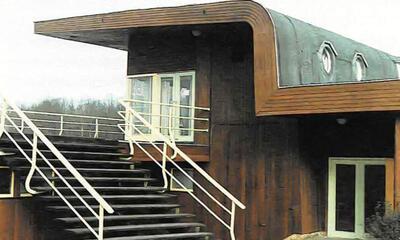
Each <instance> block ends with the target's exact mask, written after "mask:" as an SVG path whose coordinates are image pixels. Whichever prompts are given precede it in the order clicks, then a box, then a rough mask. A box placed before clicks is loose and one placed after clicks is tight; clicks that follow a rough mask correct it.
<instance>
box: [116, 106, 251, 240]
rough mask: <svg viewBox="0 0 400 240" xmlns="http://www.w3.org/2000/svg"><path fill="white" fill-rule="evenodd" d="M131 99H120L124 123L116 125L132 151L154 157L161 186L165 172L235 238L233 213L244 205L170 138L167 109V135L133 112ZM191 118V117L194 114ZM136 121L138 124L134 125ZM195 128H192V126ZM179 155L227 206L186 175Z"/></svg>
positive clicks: (207, 109) (170, 119)
mask: <svg viewBox="0 0 400 240" xmlns="http://www.w3.org/2000/svg"><path fill="white" fill-rule="evenodd" d="M131 102H132V100H121V101H120V103H121V104H122V105H123V106H124V107H125V111H124V113H125V115H122V114H121V116H122V117H123V118H124V119H125V124H120V125H119V127H120V129H121V131H123V132H124V133H125V136H126V137H128V139H126V140H128V142H129V145H130V147H131V153H132V154H134V145H136V146H137V147H138V148H139V149H140V150H142V151H143V152H144V153H145V154H146V155H147V156H148V157H149V158H150V159H151V160H153V161H154V162H155V163H156V164H157V165H158V166H159V167H160V168H161V169H162V175H163V180H164V187H165V188H167V186H168V180H167V175H168V176H169V177H170V178H172V179H173V180H174V181H175V182H176V183H177V184H178V185H179V186H180V187H181V188H183V189H184V191H185V192H187V193H188V194H189V195H190V196H191V197H193V198H194V199H195V200H196V201H197V202H198V203H199V204H200V205H201V206H202V207H204V209H206V210H207V211H208V212H209V213H210V214H211V215H212V216H213V217H215V218H216V219H217V220H218V221H219V222H220V223H221V224H222V225H223V226H225V227H226V228H227V229H228V230H229V232H230V236H231V239H232V240H234V239H235V216H236V207H239V208H241V209H245V208H246V207H245V205H244V204H243V203H242V202H240V201H239V200H238V199H237V198H235V197H234V196H233V195H232V194H231V193H230V192H229V191H228V190H226V189H225V188H224V187H223V186H222V185H220V184H219V183H218V182H217V181H216V180H215V179H214V178H212V177H211V176H210V175H209V174H208V173H207V172H205V171H204V170H203V169H202V168H201V167H200V166H199V165H198V164H196V163H195V162H194V161H193V160H192V159H191V158H190V157H189V156H188V155H186V154H185V153H184V152H183V151H182V150H180V149H179V148H178V147H177V146H176V144H175V142H174V138H173V134H172V132H173V127H172V124H171V121H172V118H173V117H174V116H173V114H172V113H171V111H170V114H169V134H168V135H166V134H162V133H161V132H160V131H159V130H158V128H157V127H155V126H153V125H152V124H151V123H150V122H149V121H147V120H146V119H145V118H144V117H143V116H142V114H140V113H139V112H137V111H135V110H134V109H133V108H132V107H131V104H130V103H131ZM171 105H172V106H171V107H190V108H191V109H193V110H202V111H209V110H210V109H209V108H199V107H194V106H181V105H176V104H171ZM193 117H194V116H193ZM137 123H139V125H137ZM141 126H144V127H146V128H147V129H149V130H150V131H151V133H152V134H155V135H156V138H157V140H158V141H161V142H162V143H163V146H162V148H161V147H159V146H157V144H156V143H155V142H154V141H152V139H151V138H150V137H149V135H148V134H146V133H143V128H141ZM192 130H193V131H194V130H195V129H194V128H193V129H192ZM138 134H140V135H141V136H142V138H140V139H141V140H143V139H147V141H145V143H146V144H150V145H151V146H152V147H154V148H155V149H156V152H157V154H161V156H162V162H161V163H160V162H159V161H158V160H157V159H156V157H155V156H153V155H152V154H151V153H150V152H149V151H148V150H146V148H145V146H144V145H143V141H139V140H138V137H137V135H138ZM167 148H171V149H172V150H173V155H172V156H168V154H167ZM177 156H179V158H180V159H183V160H184V162H185V163H188V164H189V165H190V166H191V167H192V168H193V169H194V170H196V172H197V173H198V174H200V175H201V176H202V177H203V178H204V179H206V180H207V182H208V183H209V184H211V186H212V187H214V188H215V189H216V190H218V192H219V193H222V195H223V196H224V197H225V198H227V199H229V201H230V203H231V204H230V206H228V207H227V206H225V205H224V204H223V202H222V201H220V200H218V199H217V196H215V195H213V194H212V193H210V192H209V191H208V190H206V188H205V187H204V186H203V185H201V184H200V183H199V182H198V181H196V180H195V179H194V178H193V177H192V176H191V175H190V174H188V173H187V172H186V171H185V170H184V169H183V168H182V167H180V166H179V165H178V164H177V163H176V162H175V161H174V159H175V158H176V157H177ZM167 162H168V163H170V164H172V165H173V166H174V167H175V168H176V169H178V170H179V171H180V172H182V173H183V175H185V177H187V178H188V179H189V180H190V181H191V182H192V183H193V184H194V185H195V186H196V188H197V189H199V190H201V192H203V193H204V194H205V195H206V196H207V197H208V198H209V199H211V200H212V201H213V202H214V203H215V204H216V205H217V206H218V207H219V208H221V209H222V210H223V212H224V213H226V214H228V216H229V219H228V220H229V221H227V220H224V217H223V216H220V215H218V214H217V213H216V212H215V211H213V210H212V209H211V207H210V206H208V205H207V204H206V203H205V202H204V201H203V200H202V199H200V197H198V196H196V195H195V194H194V192H192V191H190V190H189V189H188V188H187V187H186V186H185V185H184V184H182V183H181V182H180V181H179V180H178V179H177V178H176V177H175V176H174V175H172V174H171V173H170V172H168V171H167V168H166V167H167Z"/></svg>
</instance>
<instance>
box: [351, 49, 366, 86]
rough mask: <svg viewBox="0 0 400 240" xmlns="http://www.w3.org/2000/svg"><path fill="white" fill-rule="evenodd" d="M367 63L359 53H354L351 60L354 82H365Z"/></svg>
mask: <svg viewBox="0 0 400 240" xmlns="http://www.w3.org/2000/svg"><path fill="white" fill-rule="evenodd" d="M367 67H368V63H367V61H366V60H365V58H364V55H362V54H361V53H356V54H355V55H354V58H353V78H354V79H355V80H356V81H361V80H365V77H366V73H367Z"/></svg>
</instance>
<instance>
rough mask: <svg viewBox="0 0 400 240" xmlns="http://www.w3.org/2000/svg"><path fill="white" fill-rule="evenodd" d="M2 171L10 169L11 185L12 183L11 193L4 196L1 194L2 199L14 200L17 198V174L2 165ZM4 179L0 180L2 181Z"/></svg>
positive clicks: (0, 167) (0, 166)
mask: <svg viewBox="0 0 400 240" xmlns="http://www.w3.org/2000/svg"><path fill="white" fill-rule="evenodd" d="M0 169H9V170H10V171H11V179H10V181H11V183H10V193H7V194H3V193H0V199H2V198H14V196H15V173H14V171H12V170H11V169H10V167H7V166H3V165H0ZM2 180H3V179H0V181H2Z"/></svg>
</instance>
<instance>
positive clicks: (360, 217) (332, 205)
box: [327, 157, 387, 239]
mask: <svg viewBox="0 0 400 240" xmlns="http://www.w3.org/2000/svg"><path fill="white" fill-rule="evenodd" d="M386 160H387V158H335V157H333V158H329V170H328V225H327V226H328V229H327V233H328V234H327V235H328V237H339V238H352V239H353V238H356V239H358V238H360V239H369V237H370V236H369V235H368V234H367V233H365V231H364V229H365V222H364V204H365V202H364V197H365V190H364V188H365V166H366V165H383V166H385V167H387V165H386V163H387V162H386ZM337 164H343V165H352V166H355V177H356V179H355V180H354V181H355V214H354V215H355V219H354V232H345V231H338V230H336V165H337ZM357 179H358V180H359V181H357Z"/></svg>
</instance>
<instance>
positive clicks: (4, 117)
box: [0, 98, 22, 137]
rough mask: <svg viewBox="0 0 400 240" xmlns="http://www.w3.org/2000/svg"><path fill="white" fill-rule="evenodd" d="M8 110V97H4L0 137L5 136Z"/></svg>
mask: <svg viewBox="0 0 400 240" xmlns="http://www.w3.org/2000/svg"><path fill="white" fill-rule="evenodd" d="M7 111H8V104H7V102H6V99H4V98H3V102H2V106H1V116H0V137H1V136H3V133H4V131H5V127H6V115H7ZM21 121H22V119H21Z"/></svg>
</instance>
